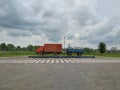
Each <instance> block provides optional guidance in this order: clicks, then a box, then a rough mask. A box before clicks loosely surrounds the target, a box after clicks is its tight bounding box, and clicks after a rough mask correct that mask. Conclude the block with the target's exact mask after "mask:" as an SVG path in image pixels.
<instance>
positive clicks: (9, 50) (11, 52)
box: [0, 43, 120, 57]
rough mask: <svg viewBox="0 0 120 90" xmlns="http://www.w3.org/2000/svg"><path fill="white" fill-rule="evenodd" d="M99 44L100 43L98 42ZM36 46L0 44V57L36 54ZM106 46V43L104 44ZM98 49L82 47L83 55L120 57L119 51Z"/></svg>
mask: <svg viewBox="0 0 120 90" xmlns="http://www.w3.org/2000/svg"><path fill="white" fill-rule="evenodd" d="M99 45H100V44H99ZM37 47H38V46H33V45H28V46H27V47H20V46H14V45H13V44H5V43H1V44H0V57H9V56H29V55H37V54H36V53H35V50H36V48H37ZM105 48H106V45H105ZM99 49H100V48H98V49H92V48H89V47H85V48H84V54H83V55H88V56H89V55H92V56H93V55H94V56H104V57H120V51H119V50H117V51H107V50H106V52H104V53H102V54H101V53H100V51H99ZM46 55H52V54H46ZM60 55H66V53H65V52H64V53H62V54H60Z"/></svg>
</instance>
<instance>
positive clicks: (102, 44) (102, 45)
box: [98, 42, 106, 54]
mask: <svg viewBox="0 0 120 90" xmlns="http://www.w3.org/2000/svg"><path fill="white" fill-rule="evenodd" d="M98 50H99V52H100V53H101V54H103V53H105V52H106V44H105V43H104V42H100V43H99V46H98Z"/></svg>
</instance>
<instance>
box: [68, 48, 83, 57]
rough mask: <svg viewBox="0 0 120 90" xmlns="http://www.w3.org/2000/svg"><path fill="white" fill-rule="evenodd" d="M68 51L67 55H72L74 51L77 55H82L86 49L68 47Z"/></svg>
mask: <svg viewBox="0 0 120 90" xmlns="http://www.w3.org/2000/svg"><path fill="white" fill-rule="evenodd" d="M66 52H67V55H69V56H71V55H72V53H76V54H77V56H81V55H82V54H83V52H84V50H83V49H74V48H68V49H67V50H66Z"/></svg>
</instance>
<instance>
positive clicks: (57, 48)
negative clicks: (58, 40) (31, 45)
mask: <svg viewBox="0 0 120 90" xmlns="http://www.w3.org/2000/svg"><path fill="white" fill-rule="evenodd" d="M61 52H62V44H44V46H39V47H38V48H37V49H36V53H37V54H40V55H44V54H46V53H49V54H50V53H52V54H54V55H57V54H60V53H61Z"/></svg>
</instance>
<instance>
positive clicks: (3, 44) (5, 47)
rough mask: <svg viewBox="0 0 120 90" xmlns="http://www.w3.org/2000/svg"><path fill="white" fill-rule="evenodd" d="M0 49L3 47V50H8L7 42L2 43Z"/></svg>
mask: <svg viewBox="0 0 120 90" xmlns="http://www.w3.org/2000/svg"><path fill="white" fill-rule="evenodd" d="M0 49H1V50H2V51H6V49H7V46H6V44H5V43H1V45H0Z"/></svg>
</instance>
